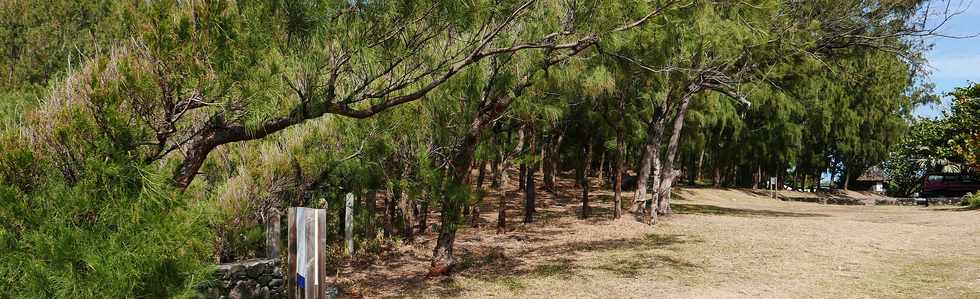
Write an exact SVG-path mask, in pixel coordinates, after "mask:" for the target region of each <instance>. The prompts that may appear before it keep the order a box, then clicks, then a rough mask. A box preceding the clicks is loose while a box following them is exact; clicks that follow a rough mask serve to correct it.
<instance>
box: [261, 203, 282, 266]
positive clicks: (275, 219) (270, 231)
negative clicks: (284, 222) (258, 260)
mask: <svg viewBox="0 0 980 299" xmlns="http://www.w3.org/2000/svg"><path fill="white" fill-rule="evenodd" d="M279 217H280V213H279V209H276V208H273V209H272V210H270V211H269V218H268V219H266V223H265V257H267V258H274V257H279V232H280V229H279V221H280V220H279Z"/></svg>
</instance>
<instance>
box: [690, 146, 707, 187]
mask: <svg viewBox="0 0 980 299" xmlns="http://www.w3.org/2000/svg"><path fill="white" fill-rule="evenodd" d="M702 166H704V149H703V148H702V149H701V154H700V155H698V166H697V171H696V172H695V173H694V179H693V180H692V183H693V184H697V182H698V180H701V167H702ZM701 181H702V182H704V180H701Z"/></svg>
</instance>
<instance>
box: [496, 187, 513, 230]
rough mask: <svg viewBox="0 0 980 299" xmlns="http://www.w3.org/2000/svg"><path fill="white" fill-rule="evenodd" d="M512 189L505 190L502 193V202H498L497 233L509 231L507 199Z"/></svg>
mask: <svg viewBox="0 0 980 299" xmlns="http://www.w3.org/2000/svg"><path fill="white" fill-rule="evenodd" d="M511 194H512V193H511V191H505V192H504V193H503V194H501V195H500V202H499V203H498V204H497V233H498V234H502V233H504V232H507V199H509V198H510V196H511Z"/></svg>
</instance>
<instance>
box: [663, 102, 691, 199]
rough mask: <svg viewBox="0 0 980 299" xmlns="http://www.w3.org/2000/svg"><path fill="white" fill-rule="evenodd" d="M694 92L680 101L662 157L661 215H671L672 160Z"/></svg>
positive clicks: (674, 174) (673, 172)
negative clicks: (664, 153)
mask: <svg viewBox="0 0 980 299" xmlns="http://www.w3.org/2000/svg"><path fill="white" fill-rule="evenodd" d="M694 92H696V90H691V89H689V92H688V93H686V94H684V97H683V98H682V99H681V105H680V107H678V108H677V116H675V117H674V127H673V132H672V133H671V135H670V141H669V142H668V143H667V155H666V156H664V163H663V169H662V170H661V179H660V189H659V192H658V193H659V194H660V198H659V201H660V202H659V204H658V210H660V213H661V214H663V215H670V214H671V213H672V211H671V208H670V188H671V187H672V185H673V181H674V178H675V177H676V176H677V172H676V171H675V170H674V160H675V159H676V158H677V146H678V144H679V143H680V138H681V129H682V128H683V127H684V115H685V114H687V106H688V104H690V103H691V97H692V96H693V93H694Z"/></svg>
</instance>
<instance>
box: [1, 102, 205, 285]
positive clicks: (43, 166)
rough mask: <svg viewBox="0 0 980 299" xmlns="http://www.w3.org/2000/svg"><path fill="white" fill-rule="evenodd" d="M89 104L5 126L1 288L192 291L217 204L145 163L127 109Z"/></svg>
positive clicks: (198, 277)
mask: <svg viewBox="0 0 980 299" xmlns="http://www.w3.org/2000/svg"><path fill="white" fill-rule="evenodd" d="M106 102H107V101H103V102H102V103H106ZM111 104H112V103H109V104H107V105H111ZM83 109H85V108H81V107H76V106H66V107H65V108H64V109H62V110H58V111H53V112H51V113H49V114H45V115H46V116H47V117H45V118H44V119H41V120H37V121H38V122H43V124H42V125H36V126H32V125H31V123H30V122H28V125H27V126H26V127H25V128H26V130H6V131H0V169H2V170H0V290H2V292H3V294H4V295H3V296H0V297H4V298H163V297H188V296H192V295H194V292H195V288H194V286H195V285H196V284H197V283H199V282H201V281H203V280H205V279H208V278H210V275H209V272H210V267H209V265H208V261H209V260H212V258H211V250H212V248H211V246H212V244H211V242H210V240H211V239H212V237H211V233H210V230H209V227H213V224H212V223H208V222H207V221H208V220H210V219H215V218H216V217H214V215H212V212H211V210H212V209H211V208H210V207H209V206H208V204H207V203H206V202H204V201H195V200H191V198H189V196H187V195H185V193H184V192H182V191H181V190H178V189H176V188H174V187H171V184H170V183H169V182H170V181H169V173H170V171H168V168H167V167H165V166H166V165H157V164H152V165H148V164H144V163H142V160H141V159H140V158H139V157H140V156H139V153H138V151H136V150H134V149H135V148H136V147H135V146H134V144H135V142H134V140H136V137H135V136H137V135H139V134H141V132H139V130H138V129H136V128H133V126H131V125H130V123H129V121H128V120H127V119H126V118H124V117H121V116H119V115H118V114H114V113H113V111H112V110H110V109H106V110H104V113H103V114H97V115H92V114H90V113H83V111H84V110H83ZM85 112H88V111H85ZM161 166H163V167H161Z"/></svg>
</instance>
